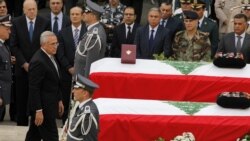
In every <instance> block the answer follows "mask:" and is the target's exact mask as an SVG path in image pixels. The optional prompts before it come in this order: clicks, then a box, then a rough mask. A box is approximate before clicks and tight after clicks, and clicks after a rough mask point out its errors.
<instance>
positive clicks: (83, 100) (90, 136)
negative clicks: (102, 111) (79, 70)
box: [67, 74, 99, 141]
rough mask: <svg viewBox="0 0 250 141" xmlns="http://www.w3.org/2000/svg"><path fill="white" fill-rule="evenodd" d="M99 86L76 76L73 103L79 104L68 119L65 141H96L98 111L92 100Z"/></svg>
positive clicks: (80, 76)
mask: <svg viewBox="0 0 250 141" xmlns="http://www.w3.org/2000/svg"><path fill="white" fill-rule="evenodd" d="M96 88H99V86H98V85H97V84H96V83H94V82H93V81H91V80H89V79H87V78H85V77H83V76H82V75H80V74H77V75H76V80H75V82H74V86H73V91H72V93H73V95H74V99H75V101H78V102H79V104H78V105H76V106H77V108H75V109H76V110H75V111H74V113H72V114H74V115H73V116H71V118H70V119H69V126H68V128H67V129H68V131H67V133H68V135H67V141H97V140H98V132H99V111H98V108H97V106H96V104H95V102H94V101H93V100H92V96H93V92H94V90H95V89H96Z"/></svg>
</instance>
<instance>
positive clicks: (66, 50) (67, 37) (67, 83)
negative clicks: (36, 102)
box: [57, 24, 87, 123]
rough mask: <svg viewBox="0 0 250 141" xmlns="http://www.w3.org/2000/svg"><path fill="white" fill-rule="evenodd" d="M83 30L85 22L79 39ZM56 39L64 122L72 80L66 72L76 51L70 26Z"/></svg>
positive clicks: (72, 63)
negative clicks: (60, 73)
mask: <svg viewBox="0 0 250 141" xmlns="http://www.w3.org/2000/svg"><path fill="white" fill-rule="evenodd" d="M85 32H87V28H86V26H85V24H82V27H81V30H80V36H79V41H80V39H81V38H80V37H82V36H83V35H84V33H85ZM58 41H59V47H58V49H57V59H58V61H59V64H60V66H61V68H62V85H63V87H62V89H63V90H62V97H63V103H64V107H65V111H64V114H63V116H62V119H63V123H64V122H65V121H66V119H67V114H68V107H69V98H70V91H71V81H72V80H71V79H72V76H71V74H70V73H69V72H68V69H69V68H71V67H73V66H74V58H75V51H76V49H75V43H74V39H73V32H72V26H68V27H66V28H65V29H62V30H61V32H59V34H58Z"/></svg>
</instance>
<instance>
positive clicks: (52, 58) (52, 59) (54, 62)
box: [50, 56, 59, 76]
mask: <svg viewBox="0 0 250 141" xmlns="http://www.w3.org/2000/svg"><path fill="white" fill-rule="evenodd" d="M50 60H51V62H52V63H53V64H54V67H55V68H56V72H57V75H58V76H59V73H58V67H57V64H56V61H55V58H54V56H51V57H50Z"/></svg>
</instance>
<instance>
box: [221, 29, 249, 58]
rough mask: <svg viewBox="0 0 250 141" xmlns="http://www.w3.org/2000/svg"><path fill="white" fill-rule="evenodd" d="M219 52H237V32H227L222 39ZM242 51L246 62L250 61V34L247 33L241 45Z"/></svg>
mask: <svg viewBox="0 0 250 141" xmlns="http://www.w3.org/2000/svg"><path fill="white" fill-rule="evenodd" d="M217 52H223V53H230V52H234V53H235V54H236V52H237V51H236V47H235V33H234V32H231V33H228V34H226V35H225V36H224V37H223V38H222V39H221V41H220V43H219V47H218V50H217ZM241 52H242V54H243V56H244V60H245V61H246V63H250V35H249V34H247V33H246V36H245V38H244V41H243V44H242V46H241Z"/></svg>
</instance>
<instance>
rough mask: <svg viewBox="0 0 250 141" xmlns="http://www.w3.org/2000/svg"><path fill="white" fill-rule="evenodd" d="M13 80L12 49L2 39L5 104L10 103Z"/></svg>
mask: <svg viewBox="0 0 250 141" xmlns="http://www.w3.org/2000/svg"><path fill="white" fill-rule="evenodd" d="M11 82H12V76H11V61H10V51H9V48H8V47H7V46H5V45H4V44H3V43H2V42H1V41H0V98H1V99H3V100H4V104H9V103H10V94H11ZM0 108H1V106H0Z"/></svg>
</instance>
